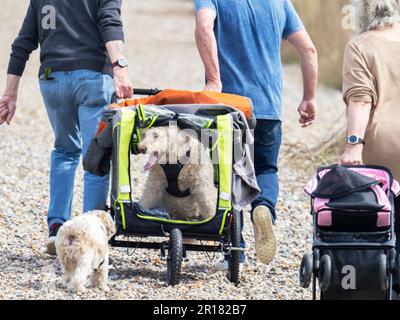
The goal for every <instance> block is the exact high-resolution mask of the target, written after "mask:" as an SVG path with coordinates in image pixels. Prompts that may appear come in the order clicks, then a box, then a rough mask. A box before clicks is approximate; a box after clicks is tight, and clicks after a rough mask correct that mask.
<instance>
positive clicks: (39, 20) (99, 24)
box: [8, 0, 124, 76]
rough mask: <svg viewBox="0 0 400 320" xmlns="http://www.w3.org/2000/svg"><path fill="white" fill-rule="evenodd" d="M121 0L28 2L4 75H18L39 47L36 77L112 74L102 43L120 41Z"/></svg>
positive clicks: (121, 27) (41, 0)
mask: <svg viewBox="0 0 400 320" xmlns="http://www.w3.org/2000/svg"><path fill="white" fill-rule="evenodd" d="M121 2H122V0H30V4H29V8H28V12H27V14H26V17H25V20H24V23H23V25H22V28H21V31H20V33H19V35H18V37H17V38H16V40H15V41H14V43H13V45H12V52H11V57H10V62H9V66H8V74H13V75H17V76H21V75H22V74H23V72H24V69H25V65H26V62H27V61H28V59H29V56H30V54H31V53H32V51H34V50H36V49H37V48H38V46H39V44H40V49H41V50H40V51H41V52H40V61H41V66H40V70H39V76H41V75H42V74H43V73H44V72H45V70H46V68H51V70H52V71H74V70H80V69H89V70H93V71H98V72H104V73H109V74H112V67H111V62H110V61H109V58H108V54H107V51H106V48H105V43H107V42H109V41H114V40H122V41H123V40H124V33H123V26H122V21H121Z"/></svg>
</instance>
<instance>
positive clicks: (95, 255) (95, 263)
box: [56, 211, 116, 293]
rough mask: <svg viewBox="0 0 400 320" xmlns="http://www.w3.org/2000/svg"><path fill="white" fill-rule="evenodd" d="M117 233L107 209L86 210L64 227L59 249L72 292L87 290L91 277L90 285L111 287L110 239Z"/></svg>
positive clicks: (58, 243) (65, 278) (65, 277)
mask: <svg viewBox="0 0 400 320" xmlns="http://www.w3.org/2000/svg"><path fill="white" fill-rule="evenodd" d="M115 232H116V230H115V225H114V222H113V220H112V218H111V216H110V215H109V214H108V213H107V212H103V211H92V212H89V213H86V214H84V215H82V216H79V217H76V218H74V219H73V220H71V221H68V222H66V223H65V224H64V225H63V226H62V227H61V228H60V230H59V232H58V234H57V239H56V250H57V256H58V260H59V261H60V264H61V266H62V269H63V273H64V281H65V286H66V288H67V289H68V290H69V291H70V292H75V293H78V292H83V291H85V290H86V285H87V284H88V280H90V283H89V286H92V287H100V288H101V289H103V290H108V287H107V280H108V268H109V266H108V264H109V262H108V255H109V247H108V240H109V239H110V238H111V237H112V236H113V235H114V234H115ZM89 278H90V279H89Z"/></svg>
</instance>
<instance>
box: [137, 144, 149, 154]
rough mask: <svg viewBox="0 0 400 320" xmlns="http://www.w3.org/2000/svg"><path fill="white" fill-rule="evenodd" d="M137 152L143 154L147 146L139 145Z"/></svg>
mask: <svg viewBox="0 0 400 320" xmlns="http://www.w3.org/2000/svg"><path fill="white" fill-rule="evenodd" d="M138 149H139V152H140V153H143V154H145V153H146V152H147V147H146V146H139V148H138Z"/></svg>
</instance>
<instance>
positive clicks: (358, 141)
mask: <svg viewBox="0 0 400 320" xmlns="http://www.w3.org/2000/svg"><path fill="white" fill-rule="evenodd" d="M347 143H348V144H350V145H352V146H355V145H357V144H365V140H364V139H363V138H360V137H359V136H356V135H352V136H349V137H348V138H347Z"/></svg>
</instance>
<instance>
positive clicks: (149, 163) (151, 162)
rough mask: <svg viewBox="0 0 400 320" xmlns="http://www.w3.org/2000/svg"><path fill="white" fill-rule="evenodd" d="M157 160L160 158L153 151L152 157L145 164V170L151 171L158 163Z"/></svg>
mask: <svg viewBox="0 0 400 320" xmlns="http://www.w3.org/2000/svg"><path fill="white" fill-rule="evenodd" d="M157 160H158V156H157V155H156V154H155V153H154V152H153V153H152V154H151V155H150V158H149V160H148V161H147V163H146V164H145V165H144V171H146V172H147V171H150V170H151V168H153V167H154V166H155V165H156V163H157Z"/></svg>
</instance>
